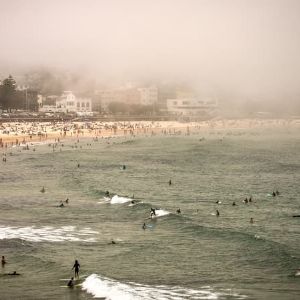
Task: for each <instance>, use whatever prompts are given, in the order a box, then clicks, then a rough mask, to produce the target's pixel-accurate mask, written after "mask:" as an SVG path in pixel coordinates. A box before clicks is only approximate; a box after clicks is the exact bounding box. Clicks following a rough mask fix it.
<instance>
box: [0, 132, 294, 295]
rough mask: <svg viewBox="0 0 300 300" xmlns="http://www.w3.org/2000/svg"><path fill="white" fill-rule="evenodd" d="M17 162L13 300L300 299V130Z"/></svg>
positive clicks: (3, 249)
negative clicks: (153, 213)
mask: <svg viewBox="0 0 300 300" xmlns="http://www.w3.org/2000/svg"><path fill="white" fill-rule="evenodd" d="M2 151H3V152H4V150H2ZM6 157H7V162H6V163H5V162H2V161H0V205H1V210H0V255H1V256H2V255H4V256H5V259H6V262H7V263H6V264H5V265H4V266H2V268H1V270H0V299H1V300H6V299H14V300H15V299H22V300H25V299H26V300H27V299H68V300H73V299H78V300H79V299H93V298H98V299H111V300H135V299H145V300H150V299H157V300H166V299H170V300H171V299H174V300H181V299H192V300H194V299H266V300H267V299H270V300H271V299H272V300H277V299H278V300H282V299H289V300H292V299H300V276H297V269H298V268H300V255H299V248H300V218H296V217H293V215H300V205H299V204H300V198H299V194H300V185H299V183H300V135H299V131H298V130H296V129H292V128H289V127H282V128H279V129H276V130H275V129H247V130H246V129H235V130H230V129H225V130H218V129H215V130H214V129H210V130H207V131H201V129H200V130H199V131H198V132H197V133H194V134H193V132H191V134H190V135H187V134H184V133H182V134H173V135H164V134H157V135H153V136H151V135H148V136H146V135H139V136H127V137H114V138H99V139H98V140H95V139H92V138H81V137H80V138H79V141H77V140H76V139H68V140H64V141H62V142H60V143H56V144H55V146H54V143H51V144H50V142H48V143H45V144H43V143H41V144H39V143H35V144H30V145H29V150H25V148H24V147H22V146H20V147H14V148H10V149H8V150H7V151H6ZM170 180H171V184H170V183H169V181H170ZM43 187H44V189H45V192H42V191H41V190H42V188H43ZM273 191H278V192H279V194H278V195H276V196H272V193H273ZM107 192H109V197H108V196H107V195H106V193H107ZM250 197H251V200H252V201H251V202H248V203H245V202H244V200H245V198H247V199H248V200H249V198H250ZM66 199H69V203H66V202H65V200H66ZM233 202H235V204H236V205H232V204H233ZM61 203H63V204H64V207H60V205H61ZM151 208H154V209H155V210H156V216H154V217H153V218H150V209H151ZM178 209H180V213H178V212H177V210H178ZM217 211H218V212H219V216H217V215H216V214H217ZM251 218H253V223H251V222H250V220H251ZM144 223H145V225H144ZM143 225H144V228H143ZM75 259H77V260H78V261H79V263H80V266H81V267H80V273H79V274H80V280H77V281H76V286H75V287H74V288H67V287H66V285H67V282H68V280H69V279H70V278H71V277H72V276H74V270H72V267H73V264H74V261H75ZM13 271H17V272H18V273H19V274H20V275H19V276H10V275H7V274H8V273H11V272H13ZM298 275H300V272H299V273H298Z"/></svg>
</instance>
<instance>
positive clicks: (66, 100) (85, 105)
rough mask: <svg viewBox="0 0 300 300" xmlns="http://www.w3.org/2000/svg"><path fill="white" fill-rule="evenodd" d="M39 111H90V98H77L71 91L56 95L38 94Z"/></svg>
mask: <svg viewBox="0 0 300 300" xmlns="http://www.w3.org/2000/svg"><path fill="white" fill-rule="evenodd" d="M39 111H42V112H63V113H68V112H73V113H77V112H91V111H92V100H91V99H89V98H77V97H76V96H75V95H74V94H73V93H72V91H64V92H63V93H62V95H61V96H60V97H58V96H47V97H42V96H41V95H40V96H39Z"/></svg>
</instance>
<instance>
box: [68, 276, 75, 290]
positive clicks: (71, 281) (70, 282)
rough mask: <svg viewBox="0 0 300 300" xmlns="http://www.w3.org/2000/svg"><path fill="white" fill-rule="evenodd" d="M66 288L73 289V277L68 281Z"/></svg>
mask: <svg viewBox="0 0 300 300" xmlns="http://www.w3.org/2000/svg"><path fill="white" fill-rule="evenodd" d="M67 286H68V287H70V288H72V287H74V277H72V278H71V279H70V280H69V282H68V284H67Z"/></svg>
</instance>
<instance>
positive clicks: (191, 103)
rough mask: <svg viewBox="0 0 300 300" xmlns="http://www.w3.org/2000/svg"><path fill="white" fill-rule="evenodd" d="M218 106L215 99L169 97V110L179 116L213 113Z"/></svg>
mask: <svg viewBox="0 0 300 300" xmlns="http://www.w3.org/2000/svg"><path fill="white" fill-rule="evenodd" d="M217 108H218V105H217V101H216V100H213V99H204V100H199V99H195V98H181V99H167V110H168V112H169V113H170V114H174V115H177V116H196V117H197V116H208V115H213V114H214V113H215V112H216V110H217Z"/></svg>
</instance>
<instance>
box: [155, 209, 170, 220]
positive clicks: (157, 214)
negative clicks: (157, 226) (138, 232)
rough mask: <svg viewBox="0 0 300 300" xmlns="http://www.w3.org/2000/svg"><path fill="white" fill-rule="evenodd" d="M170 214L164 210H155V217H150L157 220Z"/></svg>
mask: <svg viewBox="0 0 300 300" xmlns="http://www.w3.org/2000/svg"><path fill="white" fill-rule="evenodd" d="M169 214H170V212H169V211H167V210H164V209H156V210H155V216H152V218H159V217H164V216H167V215H169Z"/></svg>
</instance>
